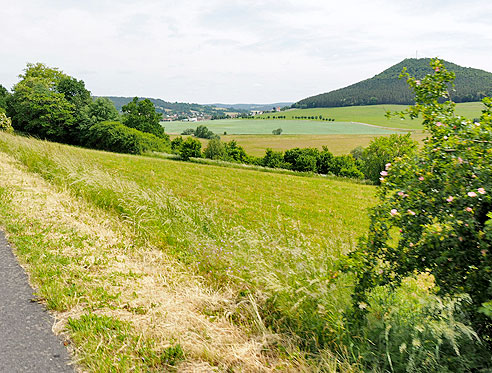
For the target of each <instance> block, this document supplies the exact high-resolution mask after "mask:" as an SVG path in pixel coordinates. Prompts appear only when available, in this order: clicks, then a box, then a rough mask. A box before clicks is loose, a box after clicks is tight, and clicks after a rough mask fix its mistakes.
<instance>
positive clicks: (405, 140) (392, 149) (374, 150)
mask: <svg viewBox="0 0 492 373" xmlns="http://www.w3.org/2000/svg"><path fill="white" fill-rule="evenodd" d="M417 145H418V144H417V142H416V141H414V140H412V139H411V138H410V134H409V133H408V134H406V135H396V134H393V135H391V136H389V137H387V136H381V137H377V138H375V139H374V140H372V141H371V143H370V144H369V146H368V147H367V148H365V149H364V150H363V152H362V154H361V156H360V160H361V168H362V172H363V173H364V176H365V177H366V179H369V180H371V181H372V182H374V183H376V184H379V178H380V176H381V175H380V172H381V171H383V170H384V166H385V164H387V163H391V162H393V161H394V160H395V159H396V158H398V157H403V156H405V155H408V156H412V155H413V154H415V152H416V150H417ZM354 151H355V149H354Z"/></svg>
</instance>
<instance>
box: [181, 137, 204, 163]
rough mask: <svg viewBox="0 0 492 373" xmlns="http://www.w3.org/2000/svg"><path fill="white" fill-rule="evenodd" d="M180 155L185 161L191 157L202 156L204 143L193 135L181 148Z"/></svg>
mask: <svg viewBox="0 0 492 373" xmlns="http://www.w3.org/2000/svg"><path fill="white" fill-rule="evenodd" d="M179 155H180V156H181V158H182V159H183V160H185V161H187V160H188V159H190V158H201V157H202V143H201V142H200V141H198V140H197V139H194V138H193V137H188V138H187V139H186V140H185V141H183V143H182V144H181V147H180V149H179Z"/></svg>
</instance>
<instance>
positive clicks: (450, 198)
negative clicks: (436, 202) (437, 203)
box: [446, 196, 454, 202]
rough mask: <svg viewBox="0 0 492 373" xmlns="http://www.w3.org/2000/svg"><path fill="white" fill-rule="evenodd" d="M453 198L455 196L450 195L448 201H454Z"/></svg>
mask: <svg viewBox="0 0 492 373" xmlns="http://www.w3.org/2000/svg"><path fill="white" fill-rule="evenodd" d="M453 200H454V197H453V196H449V197H448V198H446V201H448V202H453Z"/></svg>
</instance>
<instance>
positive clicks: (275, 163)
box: [261, 148, 289, 168]
mask: <svg viewBox="0 0 492 373" xmlns="http://www.w3.org/2000/svg"><path fill="white" fill-rule="evenodd" d="M261 165H262V166H264V167H270V168H289V164H288V163H286V162H284V154H283V153H282V152H276V151H273V150H272V149H269V148H268V149H267V150H266V152H265V156H264V157H263V158H262V160H261Z"/></svg>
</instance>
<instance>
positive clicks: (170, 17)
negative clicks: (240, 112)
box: [0, 0, 492, 104]
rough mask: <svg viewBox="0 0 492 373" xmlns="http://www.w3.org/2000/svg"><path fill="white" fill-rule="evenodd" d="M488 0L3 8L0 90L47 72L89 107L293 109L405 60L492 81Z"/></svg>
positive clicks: (60, 1) (28, 3)
mask: <svg viewBox="0 0 492 373" xmlns="http://www.w3.org/2000/svg"><path fill="white" fill-rule="evenodd" d="M491 19H492V1H490V0H461V1H460V0H412V1H403V0H372V1H362V0H360V1H354V0H344V1H339V0H338V1H332V0H302V1H290V0H264V1H258V0H250V1H235V0H206V1H203V0H202V1H199V0H181V1H168V0H164V1H157V0H141V1H134V0H133V1H129V0H118V1H113V0H85V1H77V0H16V1H11V0H0V25H1V32H0V66H1V68H0V84H2V85H3V86H5V87H6V88H9V89H10V88H12V86H13V85H14V84H15V83H16V82H17V81H18V75H19V74H21V73H22V70H23V69H24V68H25V66H26V64H27V63H28V62H32V63H34V62H43V63H45V64H47V65H48V66H50V67H57V68H59V69H61V70H62V71H64V72H65V73H66V74H69V75H71V76H73V77H75V78H77V79H82V80H83V81H84V82H85V84H86V87H87V88H88V89H89V90H90V91H91V92H92V94H93V95H97V96H110V95H113V96H132V97H133V96H142V97H154V98H161V99H163V100H166V101H172V102H174V101H178V102H194V103H219V102H220V103H229V104H232V103H274V102H295V101H298V100H300V99H302V98H305V97H308V96H312V95H315V94H319V93H323V92H328V91H331V90H333V89H337V88H342V87H345V86H347V85H349V84H353V83H356V82H358V81H360V80H363V79H367V78H371V77H372V76H374V75H376V74H378V73H379V72H381V71H383V70H384V69H386V68H388V67H390V66H392V65H394V64H396V63H398V62H400V61H401V60H403V59H404V58H415V56H418V57H436V56H437V57H439V58H443V59H445V60H448V61H451V62H454V63H457V64H459V65H462V66H467V67H474V68H479V69H483V70H487V71H490V72H492V48H491V46H492V21H491Z"/></svg>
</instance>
